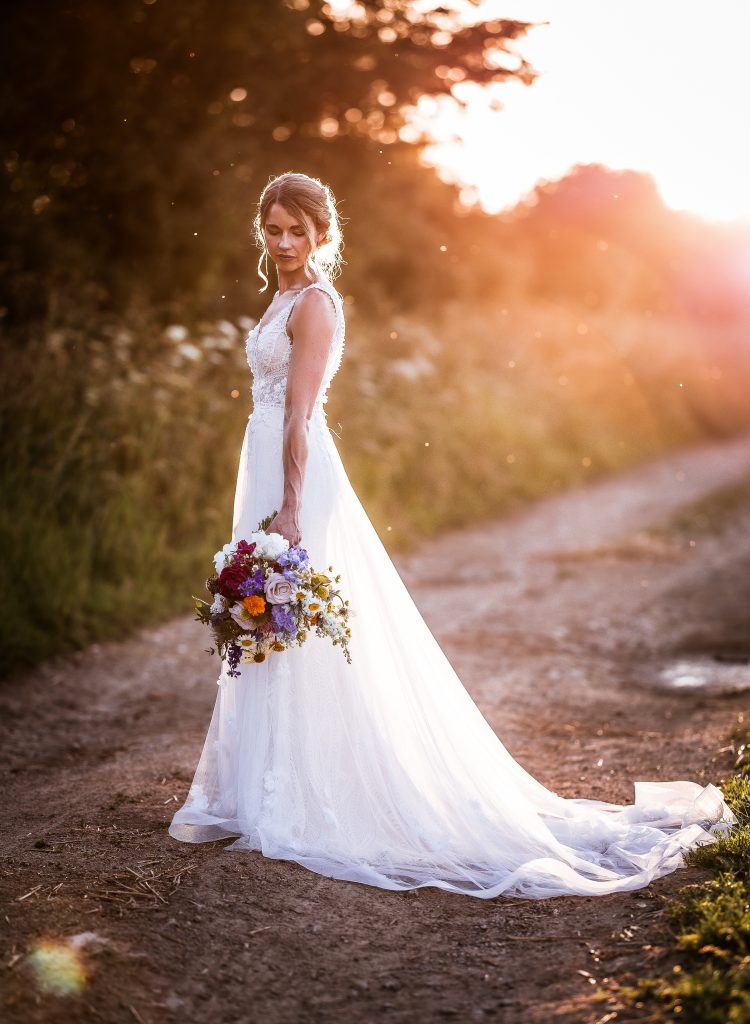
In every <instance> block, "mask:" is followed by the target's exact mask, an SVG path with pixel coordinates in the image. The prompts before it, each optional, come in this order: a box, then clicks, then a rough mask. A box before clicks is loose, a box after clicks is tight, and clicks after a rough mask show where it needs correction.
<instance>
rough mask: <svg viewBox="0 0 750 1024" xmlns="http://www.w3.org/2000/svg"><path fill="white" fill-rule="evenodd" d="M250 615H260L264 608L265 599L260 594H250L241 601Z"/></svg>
mask: <svg viewBox="0 0 750 1024" xmlns="http://www.w3.org/2000/svg"><path fill="white" fill-rule="evenodd" d="M242 603H243V604H244V606H245V608H247V610H248V611H249V612H250V614H251V615H260V614H261V612H264V611H265V610H266V599H265V598H264V597H261V596H260V594H251V595H250V597H246V598H245V599H244V601H243V602H242Z"/></svg>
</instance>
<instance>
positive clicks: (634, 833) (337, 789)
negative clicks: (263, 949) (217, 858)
mask: <svg viewBox="0 0 750 1024" xmlns="http://www.w3.org/2000/svg"><path fill="white" fill-rule="evenodd" d="M255 227H256V236H257V240H258V242H259V244H260V245H261V247H262V249H263V254H262V256H261V262H262V261H263V259H264V257H265V258H267V257H268V256H270V257H271V259H272V260H273V261H274V263H275V265H276V271H277V275H278V282H279V290H278V291H277V293H276V295H275V296H274V298H273V301H272V302H271V303H270V305H269V307H268V310H267V311H266V313H265V314H264V316H263V317H262V319H261V321H260V323H259V324H258V325H257V326H256V327H254V328H253V330H252V331H251V332H250V334H249V336H248V339H247V354H248V360H249V364H250V368H251V369H252V372H253V412H252V414H251V416H250V418H249V421H248V425H247V430H246V433H245V439H244V443H243V446H242V453H241V457H240V466H239V476H238V481H237V491H236V498H235V506H234V524H233V537H232V539H233V540H238V539H242V538H245V537H247V536H248V535H249V534H250V533H251V532H252V531H253V530H255V529H256V528H257V525H258V523H259V522H260V520H261V519H263V518H264V517H265V516H267V515H268V514H269V513H271V512H272V511H273V510H274V509H278V512H277V515H276V517H275V518H274V520H273V522H272V523H271V524H270V529H271V530H274V531H276V532H278V533H281V534H282V535H283V536H284V537H286V538H287V540H288V541H289V543H290V544H294V543H297V542H301V543H302V544H303V546H304V547H305V548H306V550H307V551H308V554H309V556H310V560H311V562H312V564H313V565H317V566H319V567H321V568H323V569H324V568H326V567H328V566H329V565H330V566H333V567H334V570H335V572H337V573H339V574H340V575H341V584H342V587H343V588H344V591H345V595H346V596H347V597H348V598H349V601H350V607H351V609H352V612H353V616H352V623H351V633H352V636H351V640H350V644H349V649H350V653H351V659H352V660H351V664H348V663H347V661H346V660H345V659H344V657H343V656H342V652H341V650H340V649H337V648H336V647H334V646H333V645H331V644H330V643H329V642H328V641H327V640H325V639H323V638H321V637H318V636H316V635H315V634H312V633H311V634H309V635H308V639H307V641H306V643H305V644H304V646H302V647H292V648H290V649H288V650H287V651H285V652H283V653H281V654H278V655H276V654H274V655H272V656H270V657H268V658H267V659H266V660H265V661H262V662H259V663H250V664H242V665H240V667H239V671H240V673H241V675H240V677H239V678H234V677H231V676H229V675H228V674H227V666H226V664H224V665H223V667H222V670H221V674H220V677H219V681H218V683H219V690H218V693H217V696H216V703H215V706H214V711H213V716H212V719H211V723H210V726H209V729H208V735H207V737H206V741H205V745H204V747H203V752H202V754H201V757H200V762H199V764H198V767H197V770H196V773H195V778H194V781H193V784H192V786H191V788H190V792H189V794H188V796H187V799H186V801H185V803H184V805H183V806H182V807H181V808H180V810H178V811H177V812H176V814H175V815H174V817H173V819H172V823H171V825H170V828H169V832H170V835H172V836H173V837H174V838H175V839H179V840H183V841H185V842H205V841H208V840H214V839H221V838H225V837H228V836H232V837H235V838H234V842H232V843H231V844H230V845H228V846H227V847H226V849H228V850H235V851H236V850H260V851H262V852H263V854H265V856H267V857H274V858H280V859H285V860H293V861H296V862H297V863H299V864H302V865H304V866H305V867H308V868H310V869H312V870H313V871H316V872H318V873H320V874H323V875H328V876H330V877H333V878H341V879H349V880H351V881H356V882H364V883H367V884H370V885H375V886H380V887H382V888H384V889H413V888H419V887H421V886H427V885H432V886H436V887H439V888H441V889H445V890H448V891H450V892H456V893H465V894H467V895H470V896H478V897H480V898H484V899H487V898H491V897H494V896H497V895H500V894H502V895H506V896H523V897H527V898H528V897H532V898H544V897H550V896H558V895H564V894H576V893H577V894H581V895H596V894H604V893H611V892H616V891H619V890H625V889H637V888H640V887H641V886H644V885H647V884H648V883H649V882H651V881H652V880H653V879H654V878H657V877H659V876H660V875H664V874H666V873H668V872H670V871H673V870H674V869H675V868H677V867H680V866H681V865H682V864H683V857H682V854H683V851H684V850H685V849H687V848H689V847H691V846H694V845H697V844H700V843H705V842H712V841H714V839H715V837H716V836H717V835H718V834H720V833H721V832H723V831H726V829H727V828H728V827H729V825H730V823H732V822H733V821H734V817H733V815H732V812H731V811H730V810H729V808H728V807H727V806H726V804H725V803H724V800H723V797H722V794H721V792H720V790H718V789H717V788H716V787H714V786H706V787H701V786H699V785H697V784H695V783H692V782H666V783H647V782H639V783H636V787H635V796H636V802H635V803H634V804H633V805H630V806H619V805H616V804H610V803H604V802H601V801H594V800H587V799H577V800H573V799H564V798H562V797H559V796H558V795H557V794H556V793H554V792H551V791H550V790H548V789H546V788H545V787H544V786H542V785H541V784H540V783H539V782H537V781H536V780H535V779H534V778H533V777H532V776H531V775H529V774H528V773H527V772H526V771H525V770H524V769H523V768H522V767H521V766H520V765H519V764H518V763H516V761H514V760H513V758H512V757H511V756H510V754H509V753H508V752H507V750H506V749H505V747H504V746H503V744H502V743H501V742H500V740H499V739H498V738H497V736H496V735H495V734H494V732H493V731H492V729H491V727H490V726H489V724H488V723H487V721H486V720H485V719H484V718H483V716H482V714H481V713H480V711H479V709H478V708H477V706H476V704H475V703H474V702H473V700H472V698H471V697H470V696H469V694H468V693H467V691H466V690H465V689H464V687H463V685H462V683H461V681H460V679H459V678H458V676H457V675H456V673H455V672H454V670H453V668H452V667H451V665H450V663H449V662H448V660H447V658H446V657H445V655H444V654H443V652H442V650H441V648H440V647H439V645H438V643H437V641H436V640H435V638H434V637H433V636H432V634H431V632H430V630H429V629H428V627H427V624H426V623H425V622H424V620H423V619H422V617H421V615H420V613H419V611H418V609H417V607H416V605H415V604H414V602H413V601H412V599H411V597H410V595H409V593H408V591H407V589H406V587H405V585H404V583H403V582H402V580H401V578H400V577H399V575H398V573H397V572H396V569H395V567H394V565H393V563H392V562H391V560H390V558H389V556H388V553H387V552H386V550H385V548H384V547H383V545H382V544H381V542H380V540H379V538H378V535H377V533H376V532H375V529H374V527H373V526H372V524H371V522H370V520H369V519H368V517H367V515H366V513H365V511H364V509H363V507H362V505H361V504H360V502H359V500H358V498H357V496H356V494H355V492H354V490H353V489H352V487H351V484H350V482H349V479H348V477H347V475H346V472H345V470H344V467H343V465H342V462H341V459H340V457H339V454H338V451H337V449H336V447H335V445H334V443H333V440H332V438H331V435H330V432H329V430H328V428H327V425H326V417H325V410H324V404H325V402H326V394H327V391H328V387H329V385H330V383H331V380H332V378H333V376H334V374H335V373H336V370H337V368H338V366H339V364H340V361H341V355H342V351H343V347H344V310H343V304H342V301H341V297H340V295H339V294H338V292H337V291H336V290H335V288H334V287H333V285H332V284H331V280H330V276H329V275H330V273H331V272H332V271H334V270H335V269H336V265H337V260H338V253H339V248H340V242H341V232H340V226H339V221H338V218H337V211H336V205H335V201H334V199H333V196H332V195H331V192H330V190H329V189H328V188H327V187H326V186H324V185H323V184H321V183H320V182H319V181H318V180H317V179H314V178H310V177H308V176H306V175H304V174H295V173H287V174H282V175H280V176H279V177H277V178H275V179H273V180H272V181H270V182H269V184H268V185H267V186H266V188H265V189H264V190H263V193H262V195H261V197H260V202H259V205H258V212H257V215H256V221H255ZM259 270H260V263H259ZM266 285H267V280H266Z"/></svg>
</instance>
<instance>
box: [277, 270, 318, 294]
mask: <svg viewBox="0 0 750 1024" xmlns="http://www.w3.org/2000/svg"><path fill="white" fill-rule="evenodd" d="M315 280H320V275H316V277H315ZM278 281H279V291H278V294H279V295H283V294H284V292H298V291H299V290H300V289H301V288H306V287H307V285H308V284H314V281H310V280H308V278H307V277H306V276H305V274H304V272H303V271H299V272H298V273H297V274H285V273H284V272H283V271H279V272H278Z"/></svg>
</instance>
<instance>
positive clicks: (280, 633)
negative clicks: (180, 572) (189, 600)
mask: <svg viewBox="0 0 750 1024" xmlns="http://www.w3.org/2000/svg"><path fill="white" fill-rule="evenodd" d="M275 515H276V512H272V513H271V515H270V516H267V517H266V518H265V519H263V520H261V522H260V523H259V524H258V529H257V530H256V531H255V532H254V533H252V534H251V535H250V538H249V539H248V540H237V541H233V542H231V543H229V544H225V545H224V547H223V548H222V549H221V551H217V553H216V554H215V555H214V567H215V569H216V573H215V574H214V575H213V576H209V578H208V579H207V580H206V590H208V592H209V593H210V594H212V595H213V603H211V604H209V602H208V601H203V600H201V598H199V597H196V596H195V594H193V595H192V597H193V601H194V602H195V610H196V612H197V616H196V617H197V618H198V619H199V620H200V621H201V622H204V623H205V624H206V625H207V626H209V628H210V629H211V631H212V634H213V638H214V642H215V644H216V649H217V650H218V652H219V656H220V657H221V658H226V660H227V661H228V663H229V675H230V676H239V675H240V673H239V672H238V671H237V666H238V665H239V664H248V663H250V662H254V661H265V659H266V657H267V656H268V655H269V654H270V653H271V652H272V651H285V650H286V649H287V648H288V647H291V646H292V644H297V645H298V646H301V645H302V644H303V643H304V642H305V640H306V639H307V634H308V632H309V630H311V629H314V630H315V632H316V633H317V634H318V636H324V637H329V639H330V640H331V641H332V643H333V644H334V645H338V646H340V647H341V649H342V651H343V654H344V657H345V658H346V660H347V662H348V663H349V664H351V660H352V659H351V655H350V654H349V646H348V644H349V637H350V636H351V630H350V629H349V624H348V623H349V614H350V610H349V601H348V600H344V598H343V597H342V596H341V593H340V591H339V589H338V588H337V587H336V586H334V584H336V583H338V582H339V580H340V579H341V577H340V576H333V575H331V576H329V575H327V574H326V573H323V572H318V571H316V570H315V569H313V568H312V566H311V565H310V562H309V559H308V556H307V552H306V551H305V549H304V548H302V547H300V546H299V545H298V544H295V545H294V546H292V547H290V545H289V541H288V540H287V539H286V537H282V535H281V534H280V533H268V532H266V531H267V529H268V525H269V523H270V522H271V520H272V519H273V517H274V516H275ZM328 569H329V571H330V572H331V573H333V566H330V565H329V566H328ZM208 653H209V654H213V653H214V649H213V648H210V649H209V651H208Z"/></svg>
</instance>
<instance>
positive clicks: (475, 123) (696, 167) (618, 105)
mask: <svg viewBox="0 0 750 1024" xmlns="http://www.w3.org/2000/svg"><path fill="white" fill-rule="evenodd" d="M480 12H481V16H482V18H483V19H487V18H492V17H503V18H514V19H517V20H521V21H534V22H544V21H547V22H549V24H542V25H536V26H535V27H533V28H531V29H529V30H528V32H527V33H526V35H525V36H522V37H520V38H519V39H518V40H517V41H515V42H509V46H510V47H511V48H512V47H515V48H516V49H517V50H518V52H520V53H522V54H523V55H524V57H525V58H526V59H527V60H528V61H529V62H530V63H531V64H532V66H533V67H534V69H535V70H537V71H538V72H540V75H539V77H538V78H537V79H536V80H535V81H534V82H533V84H532V85H530V86H525V85H523V84H521V83H519V82H516V81H508V82H505V83H498V84H496V85H493V86H490V87H487V88H482V87H480V86H476V85H472V84H470V83H457V84H456V85H455V86H454V94H455V95H456V96H458V97H460V98H461V99H465V100H468V101H469V108H468V110H461V109H460V108H459V107H458V105H457V104H456V103H455V102H454V101H453V100H452V99H451V98H450V97H448V96H446V97H442V98H441V99H440V101H439V102H436V101H435V100H434V99H431V98H428V97H423V98H422V101H420V103H419V105H418V106H417V107H416V108H415V109H414V112H413V117H412V120H413V121H414V122H415V123H416V124H417V125H418V126H419V127H420V128H424V127H425V126H427V125H429V128H430V133H431V135H432V137H433V138H434V140H435V142H434V144H433V145H431V146H430V147H429V148H428V149H427V150H426V152H425V154H424V159H425V162H427V163H430V164H432V165H434V166H436V167H437V168H438V170H439V174H440V176H441V177H442V178H444V179H445V180H450V181H453V180H455V181H458V182H459V183H461V184H462V185H463V186H464V187H463V189H462V192H461V195H462V199H463V200H464V201H465V202H466V203H474V202H477V201H478V202H480V203H481V205H482V206H483V207H484V208H485V209H486V210H488V211H489V212H498V211H500V210H503V209H504V208H506V207H509V206H512V205H514V204H515V203H516V202H517V201H518V200H519V199H521V198H522V197H523V196H524V195H525V194H526V193H528V192H529V191H530V190H531V189H532V188H533V186H534V184H535V183H536V182H537V181H538V180H539V179H549V180H555V179H558V178H561V177H563V176H564V175H565V173H566V172H567V171H568V170H569V169H570V168H571V167H572V166H573V165H575V164H577V163H583V164H585V163H601V164H604V165H606V166H608V167H611V168H613V169H616V170H622V169H632V170H638V171H643V172H646V173H650V174H651V175H652V176H653V178H654V180H655V182H656V185H657V188H658V190H659V192H660V194H661V196H662V198H663V200H664V202H665V203H666V205H667V206H669V207H672V208H673V209H684V210H688V211H690V212H693V213H696V214H698V215H700V216H702V217H704V218H706V219H708V220H718V221H725V220H734V219H742V220H744V221H747V222H750V186H749V185H748V182H750V146H748V144H747V138H746V130H745V128H746V125H747V121H748V101H749V100H750V61H748V60H747V40H748V38H750V4H747V3H743V2H739V0H715V2H713V3H710V4H709V3H707V2H696V0H679V2H678V0H659V2H658V3H653V2H645V0H629V2H628V3H627V4H625V3H614V2H602V0H564V2H562V0H556V2H555V0H490V2H488V3H486V4H484V5H483V6H482V7H481V8H478V9H477V10H476V13H475V15H474V16H475V17H476V16H477V15H478V14H479V13H480ZM446 59H447V62H448V63H449V58H448V54H447V53H446ZM514 60H516V58H514V57H513V55H512V54H509V55H508V60H507V65H506V66H507V67H509V68H513V67H514V66H515V64H514ZM498 104H502V106H503V109H502V110H497V109H493V105H494V106H495V107H497V106H498ZM456 140H458V141H456Z"/></svg>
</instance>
